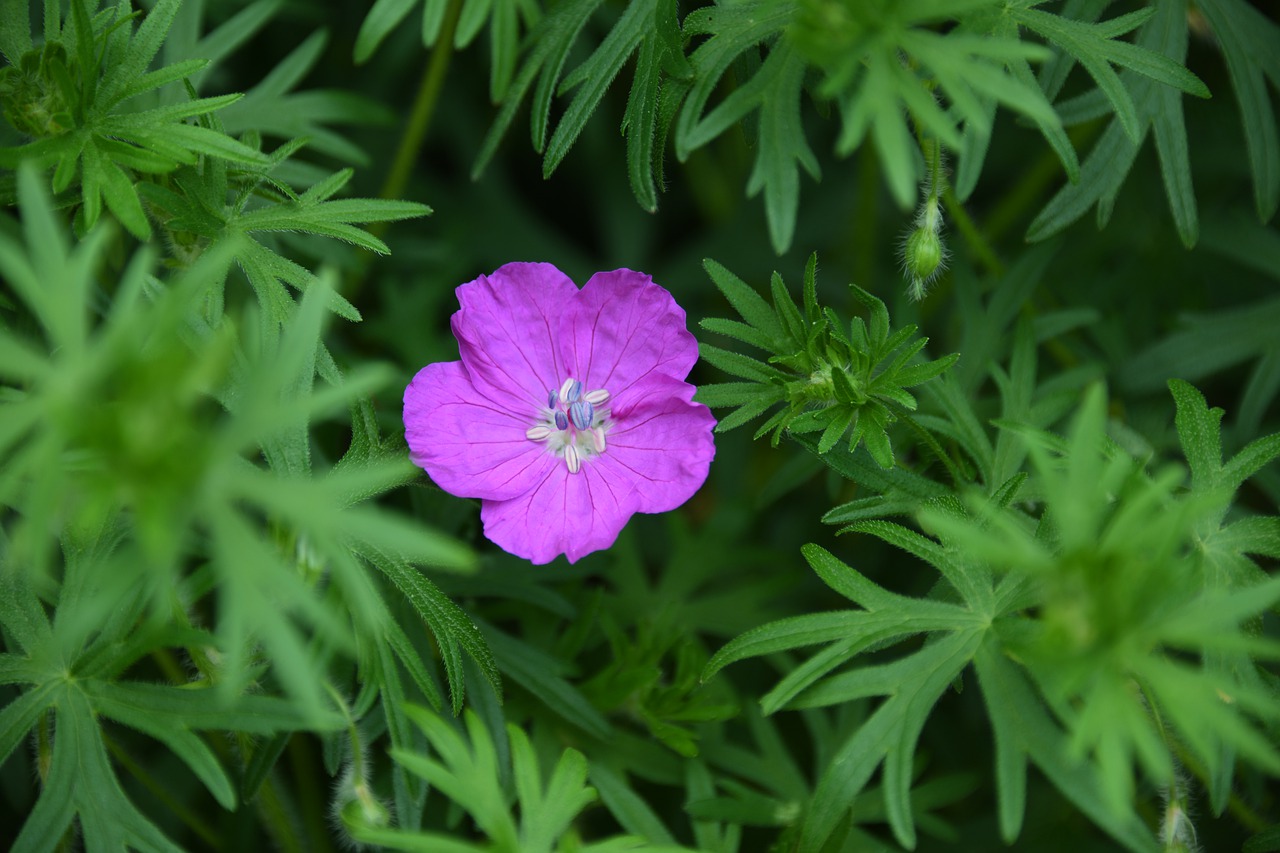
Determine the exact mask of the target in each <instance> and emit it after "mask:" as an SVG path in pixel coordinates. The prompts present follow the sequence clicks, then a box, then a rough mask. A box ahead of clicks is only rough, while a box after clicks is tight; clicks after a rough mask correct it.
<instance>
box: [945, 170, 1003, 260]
mask: <svg viewBox="0 0 1280 853" xmlns="http://www.w3.org/2000/svg"><path fill="white" fill-rule="evenodd" d="M942 203H943V204H945V205H946V207H947V214H948V215H949V216H950V217H951V221H952V222H954V223H955V225H956V229H957V230H958V231H959V232H960V236H961V237H963V238H964V241H965V242H966V243H968V244H969V248H970V249H972V250H973V254H974V255H975V256H976V257H977V259H978V260H979V261H981V262H982V265H983V266H984V267H986V268H987V270H988V271H989V272H992V273H994V274H996V275H1004V263H1002V262H1001V260H1000V258H999V256H997V255H996V250H995V249H994V248H993V247H992V245H991V243H990V242H988V241H987V238H986V237H984V236H983V235H982V232H981V231H979V230H978V226H977V224H975V223H974V221H973V217H972V216H970V215H969V211H967V210H965V209H964V205H963V204H961V203H960V201H959V200H958V199H957V198H956V194H955V193H954V192H953V191H952V190H951V188H950V187H947V192H946V194H945V195H943V197H942Z"/></svg>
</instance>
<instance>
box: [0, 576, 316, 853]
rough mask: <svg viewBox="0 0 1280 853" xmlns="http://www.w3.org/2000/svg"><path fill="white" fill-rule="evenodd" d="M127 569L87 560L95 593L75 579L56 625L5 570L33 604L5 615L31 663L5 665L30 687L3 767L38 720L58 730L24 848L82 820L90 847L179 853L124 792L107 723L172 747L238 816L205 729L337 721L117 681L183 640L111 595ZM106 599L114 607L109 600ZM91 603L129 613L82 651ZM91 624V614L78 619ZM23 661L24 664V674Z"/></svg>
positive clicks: (22, 838)
mask: <svg viewBox="0 0 1280 853" xmlns="http://www.w3.org/2000/svg"><path fill="white" fill-rule="evenodd" d="M122 565H123V564H121V563H108V562H92V561H90V562H85V563H81V564H80V567H79V569H78V570H77V572H76V573H78V575H79V576H82V577H85V578H87V579H88V584H87V585H82V584H80V583H78V582H75V581H73V579H72V576H70V575H69V577H68V579H67V583H66V584H65V585H64V588H63V594H62V596H61V598H60V600H59V601H58V606H59V611H58V612H59V618H58V620H57V622H56V623H55V624H53V625H51V624H50V623H49V622H48V620H47V618H46V617H45V615H44V613H43V610H42V609H40V606H39V604H38V603H36V602H35V598H34V595H33V594H32V592H31V590H30V586H29V585H28V583H27V579H26V578H25V577H24V576H22V575H20V574H19V573H18V571H17V570H16V569H15V567H14V566H13V565H12V564H9V563H6V564H3V565H0V578H3V589H4V590H5V592H6V593H7V594H8V595H7V600H8V601H11V602H13V603H15V604H17V603H18V602H25V603H26V604H27V606H25V607H21V606H20V605H19V607H6V608H4V610H3V612H0V624H3V626H4V628H5V630H6V632H9V631H15V632H17V634H18V636H22V637H25V638H26V640H25V642H24V643H23V652H24V654H23V655H22V656H21V657H20V656H18V655H6V656H4V660H5V663H6V666H4V667H0V669H4V670H8V671H9V672H10V673H11V674H10V676H9V677H8V678H6V679H5V680H6V681H8V682H9V683H14V684H20V685H22V686H23V688H24V690H23V692H22V693H21V694H20V696H19V697H18V698H17V699H16V700H15V701H13V702H11V703H10V704H9V705H8V706H6V707H5V708H4V709H3V710H0V762H2V761H4V760H5V759H7V758H8V756H9V755H10V754H11V752H12V749H13V748H14V746H15V745H16V743H17V742H18V740H19V739H20V738H21V737H23V736H25V735H26V734H27V732H28V731H29V730H30V729H31V728H32V727H33V726H36V725H41V724H42V723H41V722H40V720H42V719H43V718H44V717H45V716H46V715H47V714H52V722H53V731H52V734H53V737H52V740H53V749H52V754H51V755H46V756H45V758H46V759H47V760H48V761H49V770H48V775H47V777H46V778H45V779H44V785H43V788H42V790H41V793H40V796H39V798H38V799H37V801H36V805H35V807H34V808H33V809H32V811H31V813H30V815H29V816H28V818H27V820H26V822H25V824H24V825H23V826H22V829H21V832H20V833H19V834H18V836H17V840H16V841H15V842H14V847H13V848H12V849H14V850H43V849H51V848H52V847H53V846H54V845H55V844H56V843H57V842H58V841H59V839H61V838H62V836H63V835H64V834H65V833H66V832H67V830H68V829H69V827H70V824H71V821H72V820H74V819H76V818H77V817H78V818H79V821H80V825H81V830H82V832H83V834H84V835H85V837H86V838H91V839H92V842H91V846H94V845H102V844H116V845H117V846H119V847H121V848H122V849H123V847H124V846H125V845H126V844H127V845H128V846H129V847H131V848H134V849H139V850H178V849H179V848H178V847H177V846H176V845H174V844H172V843H171V842H170V841H169V840H168V839H167V838H166V837H165V836H164V835H163V834H162V833H161V831H160V830H159V829H158V828H156V826H155V825H154V824H153V823H152V822H151V821H150V820H149V819H148V818H147V817H146V816H145V815H143V814H142V813H141V812H140V811H138V809H137V808H136V807H135V806H134V805H133V804H132V802H130V800H129V799H128V798H127V796H126V795H125V793H124V792H123V790H122V789H121V787H120V784H119V782H118V781H117V779H116V775H115V771H114V770H113V769H112V768H111V763H110V761H109V760H108V758H107V754H106V749H105V744H104V740H103V731H102V721H104V720H111V721H113V722H116V723H119V724H122V725H124V726H127V727H130V728H133V729H136V730H137V731H140V732H142V733H143V734H146V735H147V736H149V737H151V738H154V739H155V740H157V741H160V742H161V743H163V744H164V745H165V746H166V747H168V748H169V750H170V751H171V752H172V753H173V754H174V755H175V756H176V757H177V758H178V759H179V760H181V761H182V762H183V763H184V764H186V765H187V766H188V767H189V768H190V769H191V771H192V772H193V773H194V774H195V776H196V777H197V778H199V779H200V781H201V782H202V783H203V784H204V785H205V787H206V788H208V790H209V792H210V793H211V794H212V795H213V796H214V797H215V799H217V801H218V802H219V803H220V804H221V805H222V806H223V807H224V808H228V809H232V808H234V807H235V804H236V801H237V797H236V792H235V788H234V786H233V785H232V782H231V779H230V776H229V775H228V773H227V771H226V770H225V768H224V767H223V766H222V763H221V762H220V761H219V760H218V759H217V758H216V757H215V756H214V754H213V752H212V750H211V749H210V747H209V746H208V745H207V744H206V742H205V740H204V739H203V738H202V737H201V735H199V734H198V732H202V731H206V730H226V731H239V732H245V733H251V734H270V733H274V732H278V731H296V730H299V729H306V728H317V729H326V728H332V727H334V726H336V725H337V724H338V722H339V719H338V718H337V716H336V715H334V714H332V712H330V711H327V710H322V709H319V708H317V709H313V710H312V711H304V710H303V709H300V708H299V707H298V706H297V705H295V704H294V703H292V702H289V701H286V700H284V699H280V698H276V697H269V696H239V697H234V698H232V699H230V700H223V699H221V698H219V697H220V696H221V695H222V694H221V693H220V692H218V691H215V690H213V689H212V687H210V686H207V685H206V686H205V687H203V688H194V687H192V686H185V687H170V686H164V685H158V684H147V683H140V682H133V681H122V680H116V678H117V676H118V673H119V672H121V671H123V670H125V669H127V668H128V667H129V666H130V665H131V664H133V663H134V662H135V661H136V660H138V659H139V658H141V657H144V656H146V655H147V654H149V653H150V652H151V651H153V650H154V649H155V648H157V647H158V646H160V645H163V644H164V643H165V642H166V641H168V640H169V639H171V637H170V636H169V635H170V634H171V633H173V632H169V631H165V630H159V631H156V630H142V631H135V630H134V629H135V625H136V623H135V618H136V616H137V615H138V613H139V611H140V608H139V606H138V601H137V599H136V598H134V597H132V596H131V595H130V589H129V587H128V586H123V587H122V586H120V585H119V584H115V585H114V586H112V584H111V583H110V582H107V583H106V584H105V585H104V583H102V582H101V579H100V575H101V574H102V573H105V572H112V571H115V572H119V571H120V569H121V567H122ZM76 573H73V574H76ZM95 578H97V579H96V580H95ZM77 590H80V593H79V595H77ZM10 596H11V597H10ZM104 596H105V597H106V598H107V599H108V600H106V601H101V599H102V598H103V597H104ZM131 598H133V600H130V599H131ZM33 605H34V606H33ZM85 606H89V607H93V606H106V607H113V606H114V607H115V608H116V611H115V612H117V613H124V614H131V615H130V616H128V617H127V618H124V619H118V620H114V621H112V622H108V623H107V625H106V627H105V630H104V633H103V634H101V635H99V636H97V637H96V638H94V640H93V641H92V642H91V643H89V644H88V645H82V641H83V638H80V637H77V636H76V632H77V631H78V630H79V629H78V628H77V627H75V626H76V624H77V620H76V618H75V616H74V615H73V614H74V613H76V612H77V609H78V608H81V609H82V608H84V607H85ZM19 609H20V610H21V611H22V612H23V614H24V615H22V616H21V618H19V619H17V620H15V619H14V616H15V615H16V614H15V610H19ZM87 615H88V614H84V613H81V615H80V618H81V619H83V618H85V617H86V616H87ZM24 626H25V628H24ZM157 627H158V626H157ZM196 642H200V643H209V642H211V638H209V637H208V636H207V635H201V636H200V637H199V638H198V639H197V640H196ZM63 655H65V657H63ZM19 662H21V666H20V667H19V666H15V664H18V663H19ZM69 674H70V675H71V677H69Z"/></svg>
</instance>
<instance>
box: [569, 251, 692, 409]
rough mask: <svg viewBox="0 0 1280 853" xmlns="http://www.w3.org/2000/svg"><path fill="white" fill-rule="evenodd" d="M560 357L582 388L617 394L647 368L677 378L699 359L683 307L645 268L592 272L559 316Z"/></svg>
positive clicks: (687, 371)
mask: <svg viewBox="0 0 1280 853" xmlns="http://www.w3.org/2000/svg"><path fill="white" fill-rule="evenodd" d="M560 332H561V338H562V340H563V356H564V361H565V363H566V364H567V365H568V367H569V373H570V374H571V375H572V376H573V377H574V378H576V379H580V380H582V383H583V385H584V386H585V387H586V388H587V390H594V389H598V388H605V389H608V391H609V393H610V394H613V395H615V396H616V395H617V394H618V393H619V392H621V391H622V390H624V389H626V388H627V387H629V386H630V385H631V384H632V383H634V382H636V381H638V380H639V379H641V378H643V377H645V376H648V375H650V374H652V373H660V374H665V375H667V376H672V377H674V378H676V379H684V378H685V377H686V376H688V375H689V371H690V370H691V369H692V368H693V364H694V362H696V361H697V360H698V342H697V341H696V340H695V339H694V337H693V335H691V334H690V333H689V330H688V329H687V328H685V314H684V309H683V308H681V307H680V306H679V305H677V304H676V302H675V300H674V299H672V298H671V294H670V293H668V292H667V291H666V290H665V289H663V288H662V287H660V286H658V285H657V284H654V282H653V279H652V278H650V277H649V276H647V275H645V274H644V273H639V272H634V271H632V270H627V269H622V270H613V271H612V272H600V273H596V274H595V275H593V276H592V277H591V279H590V280H589V281H588V282H587V283H586V284H585V285H584V286H583V288H582V290H581V292H579V293H578V297H577V299H575V300H574V303H573V306H572V308H571V310H569V311H567V312H566V313H565V315H564V318H563V320H562V321H561V326H560Z"/></svg>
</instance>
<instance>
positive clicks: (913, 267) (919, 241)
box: [903, 226, 946, 282]
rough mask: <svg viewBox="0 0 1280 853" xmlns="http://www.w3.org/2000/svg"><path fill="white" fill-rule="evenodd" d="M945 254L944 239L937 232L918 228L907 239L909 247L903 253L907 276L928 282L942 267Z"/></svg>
mask: <svg viewBox="0 0 1280 853" xmlns="http://www.w3.org/2000/svg"><path fill="white" fill-rule="evenodd" d="M945 254H946V253H945V251H944V250H943V248H942V239H941V238H940V237H939V236H938V234H937V232H936V231H932V230H930V229H929V228H926V227H923V226H922V227H920V228H917V229H916V230H915V231H912V232H911V236H909V237H907V247H906V249H905V251H904V253H903V262H904V264H905V266H906V268H907V275H909V276H911V277H912V278H918V279H920V280H921V281H926V282H927V281H928V280H929V279H931V278H932V277H933V276H934V275H935V274H936V273H937V272H938V268H939V267H941V266H942V260H943V257H944V256H945Z"/></svg>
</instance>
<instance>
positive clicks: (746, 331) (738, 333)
mask: <svg viewBox="0 0 1280 853" xmlns="http://www.w3.org/2000/svg"><path fill="white" fill-rule="evenodd" d="M817 265H818V259H817V256H816V255H815V256H811V257H810V258H809V264H808V266H806V267H805V276H804V312H803V313H801V311H800V308H799V307H798V306H797V305H796V304H795V302H794V301H793V300H792V298H791V296H790V294H789V293H787V288H786V285H785V284H783V282H782V278H781V276H779V275H778V274H777V273H774V274H773V281H772V291H773V305H772V306H770V305H769V304H768V303H766V302H765V301H764V300H763V299H762V298H761V297H760V296H759V295H758V294H757V293H756V292H755V291H754V290H752V289H751V287H749V286H748V285H747V284H746V283H745V282H743V281H742V280H741V279H740V278H738V277H737V276H735V275H734V274H733V273H731V272H729V271H728V270H726V269H725V268H724V267H722V266H720V265H719V264H717V263H715V262H714V261H707V262H706V263H705V264H704V266H705V267H706V269H707V272H708V274H710V276H711V279H712V280H713V281H714V282H715V283H716V287H718V288H719V289H720V292H721V293H723V294H724V295H725V297H726V298H727V299H728V300H729V302H730V303H732V305H733V307H734V308H735V309H736V310H737V312H738V314H739V315H740V316H741V317H742V319H744V320H746V324H745V325H744V324H743V323H739V322H737V321H735V320H703V321H702V327H703V328H704V329H706V330H707V331H709V332H717V333H719V334H722V335H728V336H730V337H733V338H737V339H738V340H741V341H743V342H745V343H748V344H751V345H752V346H755V347H757V348H759V349H763V350H765V351H766V352H769V353H770V354H771V355H770V357H769V362H768V364H766V363H764V362H761V361H758V360H756V359H754V358H748V357H746V356H742V355H739V354H737V353H734V352H729V351H727V350H722V349H719V348H717V347H712V346H708V345H706V344H703V346H702V348H701V353H702V357H703V358H704V359H705V360H707V361H708V362H710V363H711V364H713V365H715V366H716V367H718V368H720V369H721V370H723V371H725V372H726V373H730V374H732V375H734V376H739V377H741V378H743V379H748V380H752V381H750V382H733V383H723V384H719V385H704V386H703V387H702V388H701V389H700V390H699V392H698V399H699V400H701V401H702V402H703V403H706V404H707V405H709V406H713V407H721V406H736V407H737V408H735V409H734V411H733V412H731V413H730V414H729V415H728V417H725V418H723V419H722V420H721V421H720V423H719V425H718V426H717V427H716V430H717V432H726V431H728V430H731V429H733V428H734V427H736V426H739V425H741V424H743V423H746V422H747V421H749V420H751V419H753V418H756V417H759V416H760V415H763V414H764V413H766V412H767V411H769V410H770V409H771V408H773V406H775V405H776V404H778V403H782V404H783V406H784V407H783V408H782V409H781V410H779V411H777V412H775V413H774V414H773V416H772V417H770V418H769V419H768V420H767V421H765V423H764V424H763V425H762V426H761V427H760V428H759V429H757V430H756V438H759V437H761V436H763V435H767V434H770V433H772V441H773V444H774V446H777V444H778V441H779V439H780V438H781V437H782V436H783V434H785V433H796V434H803V433H815V432H820V433H821V436H820V437H819V438H818V443H817V451H818V453H821V454H825V453H827V452H828V451H829V450H831V448H833V447H835V446H836V445H837V444H839V443H843V442H844V441H845V436H846V435H848V441H847V444H848V447H849V450H850V451H851V452H852V451H853V450H856V449H857V447H858V445H859V444H862V443H864V442H865V444H866V447H867V451H868V452H869V453H870V454H871V456H872V458H874V459H875V460H876V462H878V463H879V464H880V467H882V468H892V467H893V464H894V459H893V446H892V445H891V444H890V441H889V435H888V431H887V430H888V427H889V425H890V424H892V423H893V422H894V421H896V420H898V419H899V418H904V419H906V420H908V421H910V414H909V413H910V412H914V411H915V410H916V407H917V403H916V398H915V397H914V396H913V395H912V394H911V392H909V391H907V390H906V389H908V388H912V387H914V386H916V385H920V384H922V383H924V382H927V381H929V380H930V379H933V378H934V377H936V376H939V375H941V374H942V373H943V372H945V371H946V369H947V368H949V367H950V366H951V365H952V364H954V363H955V361H956V359H957V358H959V355H958V354H953V355H949V356H946V357H944V358H940V359H935V360H933V361H927V360H919V361H917V360H915V358H916V356H917V355H919V353H920V352H921V351H922V350H923V349H924V347H925V344H927V343H928V342H929V339H928V338H917V337H916V336H915V334H916V327H915V326H904V327H902V328H901V329H898V330H897V331H893V332H891V331H890V327H889V312H888V311H887V310H886V309H885V306H884V303H883V302H881V301H880V300H879V299H877V298H876V297H874V296H872V295H871V294H870V293H867V292H866V291H865V290H863V289H862V288H860V287H858V286H857V285H850V290H851V291H852V293H853V297H854V299H855V300H856V301H858V302H859V303H861V304H862V305H863V306H864V307H866V308H867V309H868V310H869V311H870V312H871V316H870V319H869V320H865V321H864V320H863V319H862V318H861V317H854V318H853V321H852V322H851V323H850V324H849V328H848V331H847V332H846V331H845V330H844V328H843V326H844V324H843V323H842V322H841V320H840V319H839V318H838V317H837V316H836V314H835V312H834V311H832V310H831V309H830V308H823V307H822V306H820V305H819V304H818V299H817V282H816V278H817ZM775 365H776V366H775Z"/></svg>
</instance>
